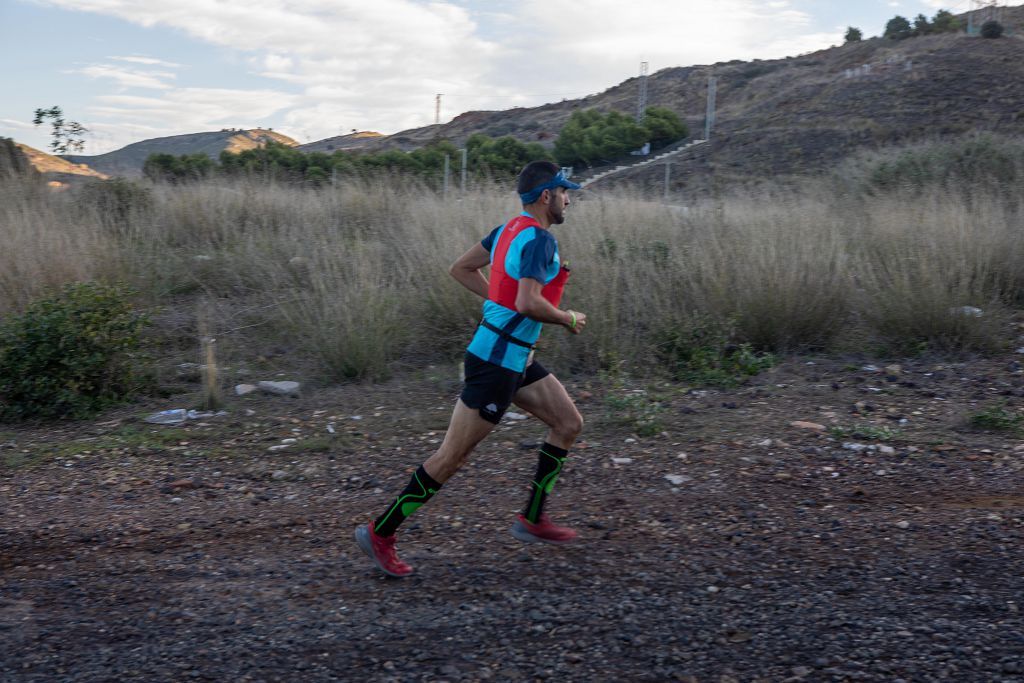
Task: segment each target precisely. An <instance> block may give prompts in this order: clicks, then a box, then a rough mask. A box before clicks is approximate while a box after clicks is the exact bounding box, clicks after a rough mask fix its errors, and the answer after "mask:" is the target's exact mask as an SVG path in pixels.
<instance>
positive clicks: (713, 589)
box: [705, 586, 721, 593]
mask: <svg viewBox="0 0 1024 683" xmlns="http://www.w3.org/2000/svg"><path fill="white" fill-rule="evenodd" d="M705 590H707V592H708V593H717V592H718V591H720V590H721V589H720V588H719V587H718V586H708V587H707V588H706V589H705Z"/></svg>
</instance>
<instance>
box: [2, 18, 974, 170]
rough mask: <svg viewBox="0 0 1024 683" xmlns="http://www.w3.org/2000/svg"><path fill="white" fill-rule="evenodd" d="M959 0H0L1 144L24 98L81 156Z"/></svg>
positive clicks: (458, 98) (478, 91)
mask: <svg viewBox="0 0 1024 683" xmlns="http://www.w3.org/2000/svg"><path fill="white" fill-rule="evenodd" d="M968 5H969V0H962V1H961V0H948V1H947V2H942V1H936V0H859V1H858V2H849V1H841V0H703V1H701V2H697V1H690V0H632V1H628V2H623V1H622V0H614V1H613V0H572V1H570V0H520V1H519V2H511V1H509V0H503V1H498V0H0V58H2V63H3V64H4V65H5V68H4V69H2V70H0V92H2V93H3V98H0V136H7V137H13V138H15V139H16V140H18V141H19V142H24V143H26V144H29V145H32V146H34V147H38V148H40V149H45V148H46V145H47V144H48V137H47V130H46V129H45V128H35V127H33V126H32V123H31V120H32V113H33V111H34V110H35V109H36V108H39V107H49V106H53V105H59V106H61V107H62V108H63V109H64V111H65V114H66V116H67V117H68V118H69V119H73V120H76V121H79V122H81V123H82V124H83V125H85V126H86V127H88V128H89V129H90V130H91V134H90V136H89V138H88V141H87V146H86V150H85V153H87V154H100V153H103V152H106V151H110V150H112V149H117V148H119V147H122V146H124V145H125V144H128V143H130V142H135V141H137V140H142V139H145V138H151V137H156V136H162V135H174V134H178V133H191V132H198V131H204V130H219V129H221V128H242V127H244V128H249V127H256V126H264V127H267V126H269V127H273V128H274V129H275V130H279V131H281V132H283V133H285V134H287V135H290V136H292V137H294V138H295V139H297V140H299V141H300V142H308V141H313V140H320V139H323V138H325V137H330V136H332V135H338V134H342V133H347V132H350V131H351V130H352V129H358V130H376V131H379V132H382V133H394V132H397V131H399V130H403V129H406V128H413V127H417V126H423V125H427V124H430V123H433V122H434V101H435V95H436V94H437V93H443V97H442V109H441V118H442V121H445V120H450V119H451V118H453V117H454V116H456V115H458V114H460V113H462V112H464V111H469V110H474V109H508V108H511V107H515V106H535V105H539V104H543V103H545V102H555V101H558V100H561V99H562V98H575V97H581V96H583V95H587V94H590V93H595V92H600V91H602V90H604V89H606V88H608V87H610V86H612V85H615V84H617V83H619V82H621V81H623V80H624V79H626V78H629V77H631V76H635V75H636V74H637V71H638V68H639V64H640V62H641V61H647V62H648V63H649V65H650V71H651V73H653V72H655V71H657V70H659V69H663V68H666V67H672V66H688V65H692V64H710V63H713V62H717V61H726V60H730V59H753V58H762V59H770V58H777V57H785V56H789V55H796V54H800V53H803V52H808V51H812V50H816V49H819V48H824V47H828V46H830V45H835V44H838V43H841V42H842V35H843V33H844V31H845V29H846V27H847V26H851V25H852V26H856V27H859V28H860V29H861V30H862V31H863V32H864V35H865V36H874V35H878V34H880V33H881V32H882V29H883V27H884V26H885V22H886V21H887V20H888V19H890V18H891V17H892V16H894V15H896V14H902V15H904V16H906V17H908V18H910V17H913V16H915V15H917V14H918V13H924V14H925V15H927V16H929V17H931V16H932V15H934V13H935V11H936V10H937V9H939V8H945V9H951V10H952V11H954V12H958V13H959V12H963V11H965V10H966V9H967V8H968Z"/></svg>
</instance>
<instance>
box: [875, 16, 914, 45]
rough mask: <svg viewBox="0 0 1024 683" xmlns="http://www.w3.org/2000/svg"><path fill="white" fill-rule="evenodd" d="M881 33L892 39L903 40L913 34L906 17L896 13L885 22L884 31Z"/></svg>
mask: <svg viewBox="0 0 1024 683" xmlns="http://www.w3.org/2000/svg"><path fill="white" fill-rule="evenodd" d="M882 35H884V36H885V37H886V38H891V39H893V40H903V39H904V38H909V37H911V36H912V35H914V29H913V27H912V26H911V25H910V22H909V21H908V20H907V18H906V17H901V16H899V15H898V14H897V15H896V16H895V17H893V18H892V19H890V20H889V21H888V22H887V23H886V25H885V32H884V33H883V34H882Z"/></svg>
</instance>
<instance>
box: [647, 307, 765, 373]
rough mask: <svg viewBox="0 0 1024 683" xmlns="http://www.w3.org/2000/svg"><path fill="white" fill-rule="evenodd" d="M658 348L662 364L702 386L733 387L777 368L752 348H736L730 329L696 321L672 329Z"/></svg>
mask: <svg viewBox="0 0 1024 683" xmlns="http://www.w3.org/2000/svg"><path fill="white" fill-rule="evenodd" d="M660 336H661V339H662V340H661V342H660V343H659V344H657V347H656V348H657V355H658V358H659V360H661V362H662V363H664V365H665V366H666V368H668V369H669V371H670V372H671V373H672V374H673V375H674V376H675V377H676V378H677V379H680V380H683V381H685V382H691V383H694V384H701V385H713V386H732V385H734V384H737V383H738V382H739V381H740V380H741V379H743V378H745V377H750V376H753V375H756V374H758V373H760V372H761V371H762V370H767V369H768V368H770V367H772V365H774V364H775V359H774V357H773V356H772V355H771V354H764V353H761V354H759V353H755V352H754V350H753V349H752V348H751V346H750V345H749V344H736V343H734V342H733V341H732V339H733V337H734V333H733V332H732V331H731V330H730V329H729V327H728V326H727V325H724V324H722V323H719V322H716V321H713V320H710V319H707V318H703V317H699V316H698V317H694V318H692V319H690V320H688V321H685V322H683V323H681V324H677V325H670V326H667V327H666V328H664V329H663V330H662V331H661V333H660Z"/></svg>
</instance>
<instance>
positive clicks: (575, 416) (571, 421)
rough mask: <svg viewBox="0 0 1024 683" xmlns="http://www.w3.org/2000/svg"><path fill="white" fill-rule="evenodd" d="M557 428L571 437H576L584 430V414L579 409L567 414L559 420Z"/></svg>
mask: <svg viewBox="0 0 1024 683" xmlns="http://www.w3.org/2000/svg"><path fill="white" fill-rule="evenodd" d="M557 430H558V431H559V432H560V433H561V434H562V435H563V436H566V437H568V438H570V439H575V438H576V437H577V436H579V435H580V434H581V433H582V432H583V416H582V415H580V412H579V411H578V410H573V411H572V413H570V414H568V415H565V416H564V417H562V419H560V420H559V421H558V427H557Z"/></svg>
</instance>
